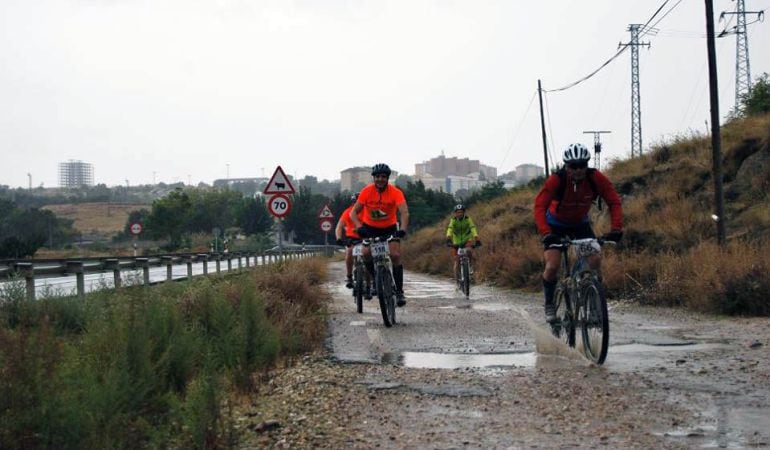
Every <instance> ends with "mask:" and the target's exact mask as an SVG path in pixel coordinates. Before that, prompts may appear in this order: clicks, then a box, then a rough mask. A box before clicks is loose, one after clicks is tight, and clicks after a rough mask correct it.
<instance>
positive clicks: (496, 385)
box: [238, 263, 770, 448]
mask: <svg viewBox="0 0 770 450" xmlns="http://www.w3.org/2000/svg"><path fill="white" fill-rule="evenodd" d="M330 273H331V279H333V280H342V279H343V266H342V264H341V263H332V266H331V271H330ZM405 279H406V288H405V291H406V294H407V298H408V301H409V303H408V304H407V306H406V307H404V308H401V309H399V310H398V324H397V325H396V326H395V327H392V328H385V327H384V326H383V324H382V318H381V315H380V311H379V306H378V304H377V300H376V299H374V300H372V301H371V302H367V303H366V305H365V309H364V313H363V314H357V313H356V312H355V305H354V303H353V299H352V296H351V295H350V291H349V290H348V289H346V288H345V287H344V286H343V285H342V284H341V283H340V282H338V281H335V282H333V283H329V284H328V289H329V291H330V292H331V293H332V295H333V297H334V300H333V303H332V306H331V310H332V315H331V318H330V332H329V337H328V340H327V345H326V348H327V352H326V353H325V354H323V355H317V356H314V357H308V358H305V359H304V360H303V361H301V362H300V363H299V364H297V365H296V366H294V367H292V368H290V369H287V370H283V371H280V372H278V373H277V374H276V378H275V379H274V380H273V381H272V382H271V384H270V386H269V388H268V389H267V390H266V391H265V392H262V393H261V395H260V396H259V398H256V399H255V400H254V401H253V402H252V403H251V404H249V405H243V406H242V408H241V409H240V410H239V411H240V412H241V413H242V415H241V417H240V418H239V419H238V426H239V427H241V428H243V429H245V430H246V436H247V439H245V440H244V441H243V442H242V443H241V444H242V446H243V447H265V446H268V447H274V448H319V447H320V448H340V447H349V448H373V447H380V448H560V447H579V448H591V447H604V448H701V447H706V448H708V447H721V448H747V447H751V448H762V447H770V358H768V356H770V355H769V353H770V349H769V346H770V320H768V319H736V318H731V319H724V318H714V317H707V316H702V315H696V314H691V313H686V312H684V311H681V310H672V309H652V308H640V307H638V306H634V305H631V304H623V303H613V304H611V305H610V321H611V322H610V330H611V340H610V345H611V346H610V350H609V356H608V358H607V362H606V363H605V364H604V366H601V367H598V366H594V365H591V364H590V363H588V362H587V361H586V360H585V359H584V358H583V357H582V356H581V355H580V354H578V353H576V352H574V351H571V350H569V349H567V348H565V347H563V346H562V345H561V344H560V343H558V342H557V341H555V340H554V339H552V338H551V337H550V334H549V333H548V332H547V331H546V329H545V327H544V323H543V321H542V303H541V302H542V301H541V297H540V296H539V295H525V294H521V293H514V292H511V291H504V290H500V289H496V288H493V287H489V286H474V287H473V289H472V292H471V299H470V301H467V300H465V298H464V297H462V296H461V295H460V294H459V292H457V291H456V290H455V289H454V286H453V284H452V283H451V282H450V280H448V279H443V278H436V277H430V276H425V275H420V274H415V273H407V274H406V276H405ZM530 317H531V319H530Z"/></svg>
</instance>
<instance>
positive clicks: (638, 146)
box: [618, 24, 657, 157]
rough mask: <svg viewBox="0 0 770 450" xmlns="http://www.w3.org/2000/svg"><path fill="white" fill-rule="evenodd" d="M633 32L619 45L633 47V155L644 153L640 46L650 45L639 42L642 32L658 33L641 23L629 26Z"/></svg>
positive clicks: (629, 29)
mask: <svg viewBox="0 0 770 450" xmlns="http://www.w3.org/2000/svg"><path fill="white" fill-rule="evenodd" d="M628 31H630V32H631V40H630V41H629V42H628V43H626V44H624V43H622V42H621V43H620V44H618V47H625V46H630V47H631V157H634V156H641V155H642V107H641V93H640V91H639V47H640V46H647V48H649V47H650V43H649V42H639V37H640V35H641V34H648V33H656V32H657V30H656V29H655V28H645V27H644V25H641V24H631V25H629V26H628Z"/></svg>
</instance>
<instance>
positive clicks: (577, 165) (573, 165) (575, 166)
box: [567, 162, 588, 170]
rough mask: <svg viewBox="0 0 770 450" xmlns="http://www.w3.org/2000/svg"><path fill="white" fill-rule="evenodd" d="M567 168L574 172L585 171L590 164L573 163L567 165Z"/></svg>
mask: <svg viewBox="0 0 770 450" xmlns="http://www.w3.org/2000/svg"><path fill="white" fill-rule="evenodd" d="M567 167H569V168H570V169H573V170H575V169H585V168H586V167H588V163H587V162H573V163H569V164H567Z"/></svg>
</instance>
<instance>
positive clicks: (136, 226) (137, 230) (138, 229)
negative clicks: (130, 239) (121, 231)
mask: <svg viewBox="0 0 770 450" xmlns="http://www.w3.org/2000/svg"><path fill="white" fill-rule="evenodd" d="M129 230H130V231H131V234H133V235H134V236H137V235H139V234H141V233H142V224H141V223H139V222H134V223H132V224H131V226H130V227H129Z"/></svg>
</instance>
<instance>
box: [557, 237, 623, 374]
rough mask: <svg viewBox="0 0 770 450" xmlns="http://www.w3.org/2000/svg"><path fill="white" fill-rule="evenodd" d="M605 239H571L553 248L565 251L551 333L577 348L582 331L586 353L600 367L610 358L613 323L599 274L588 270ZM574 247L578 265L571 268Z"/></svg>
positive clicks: (565, 239)
mask: <svg viewBox="0 0 770 450" xmlns="http://www.w3.org/2000/svg"><path fill="white" fill-rule="evenodd" d="M606 243H612V244H614V243H615V242H613V241H605V240H604V239H594V238H587V239H568V238H564V239H563V240H562V243H561V244H554V245H552V246H550V248H557V249H559V250H561V253H562V259H561V273H560V278H559V281H558V283H557V284H556V290H555V292H554V303H555V304H556V321H555V322H553V323H552V324H551V332H552V333H553V335H554V336H556V337H557V338H559V339H561V340H562V341H563V342H565V343H566V344H567V345H569V346H570V347H574V346H575V333H576V330H577V329H578V328H580V333H581V337H582V340H583V353H584V354H585V355H586V357H587V358H588V359H590V360H591V361H593V362H595V363H596V364H602V363H603V362H604V360H605V359H606V358H607V348H608V346H609V342H610V322H609V316H608V313H607V300H606V299H605V298H604V289H603V288H602V285H601V281H599V276H598V274H597V272H596V271H595V270H593V269H591V268H590V267H589V266H588V260H587V258H588V256H591V255H595V254H597V253H599V252H600V251H601V247H602V245H604V244H606ZM570 247H574V248H575V251H574V256H575V261H574V263H573V264H572V265H570V259H569V257H570V252H569V248H570Z"/></svg>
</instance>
